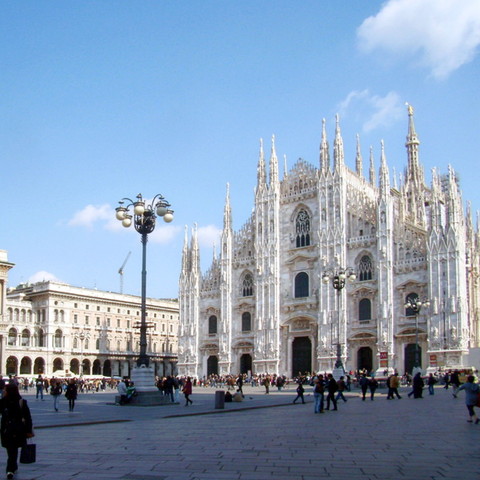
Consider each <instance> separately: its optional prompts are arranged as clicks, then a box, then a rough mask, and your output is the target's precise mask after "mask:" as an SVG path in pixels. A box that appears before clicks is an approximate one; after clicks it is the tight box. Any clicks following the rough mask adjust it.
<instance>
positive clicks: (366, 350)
mask: <svg viewBox="0 0 480 480" xmlns="http://www.w3.org/2000/svg"><path fill="white" fill-rule="evenodd" d="M416 348H417V345H416V344H414V343H409V344H406V345H405V346H404V371H405V372H411V371H412V369H413V367H414V366H415V362H416V353H415V350H416ZM418 353H419V360H420V365H419V366H420V367H421V366H422V365H421V358H422V349H421V347H420V345H418ZM373 358H374V355H373V350H372V348H371V347H360V348H359V349H358V350H357V358H356V369H357V370H363V369H365V370H367V371H368V372H371V371H372V370H373V369H374V362H373ZM252 366H253V362H252V356H251V355H250V354H248V353H244V354H243V355H242V356H241V357H240V364H239V373H241V374H243V373H249V372H252V373H255V372H253V370H252ZM312 371H313V365H312V342H311V340H310V338H309V337H295V339H294V340H293V343H292V364H291V375H292V377H295V376H297V375H298V374H299V373H300V372H301V373H305V372H312ZM218 374H219V370H218V357H217V356H216V355H210V356H209V357H208V358H207V375H218Z"/></svg>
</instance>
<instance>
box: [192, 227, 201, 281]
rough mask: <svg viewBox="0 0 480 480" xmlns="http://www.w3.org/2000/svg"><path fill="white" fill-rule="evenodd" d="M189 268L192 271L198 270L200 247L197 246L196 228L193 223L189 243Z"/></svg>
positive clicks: (196, 271)
mask: <svg viewBox="0 0 480 480" xmlns="http://www.w3.org/2000/svg"><path fill="white" fill-rule="evenodd" d="M190 254H191V269H192V272H194V273H199V272H200V249H199V248H198V228H197V224H196V223H194V224H193V229H192V244H191V253H190Z"/></svg>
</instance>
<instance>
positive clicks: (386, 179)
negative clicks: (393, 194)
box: [379, 140, 390, 193]
mask: <svg viewBox="0 0 480 480" xmlns="http://www.w3.org/2000/svg"><path fill="white" fill-rule="evenodd" d="M381 148H382V151H381V154H380V175H379V176H380V179H379V181H380V190H381V191H383V192H385V193H388V192H389V191H390V173H389V171H388V167H387V158H386V157H385V144H384V142H383V140H382V141H381Z"/></svg>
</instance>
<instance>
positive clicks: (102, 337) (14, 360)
mask: <svg viewBox="0 0 480 480" xmlns="http://www.w3.org/2000/svg"><path fill="white" fill-rule="evenodd" d="M3 260H4V261H3V262H0V274H1V272H2V271H3V272H4V271H7V272H8V269H9V268H11V267H12V266H13V264H11V263H9V262H7V261H6V253H5V255H4V258H3ZM7 276H8V275H3V278H2V279H0V280H2V282H1V286H2V291H3V296H2V306H3V310H2V312H1V313H2V316H1V319H0V321H1V324H0V326H1V328H0V374H2V375H18V376H31V375H38V374H43V375H46V376H52V375H56V376H60V375H66V376H78V375H95V376H106V377H111V376H129V375H130V372H131V369H132V368H133V367H134V366H135V365H136V360H137V358H138V355H139V352H140V346H139V337H140V335H139V328H138V327H139V324H140V308H141V298H140V297H137V296H134V295H125V294H119V293H113V292H103V291H98V290H94V289H87V288H79V287H74V286H71V285H67V284H64V283H59V282H52V281H46V282H39V283H35V284H32V285H19V286H18V287H16V288H11V289H8V290H6V289H5V285H6V280H7ZM147 326H148V327H149V328H148V330H147V341H148V346H147V354H148V355H149V357H150V365H151V366H153V368H154V372H155V374H156V375H158V376H163V375H170V374H176V373H177V367H176V365H177V349H178V342H177V338H178V337H177V332H178V302H177V301H176V300H162V299H153V298H147Z"/></svg>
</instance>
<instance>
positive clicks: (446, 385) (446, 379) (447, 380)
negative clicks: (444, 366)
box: [443, 372, 450, 390]
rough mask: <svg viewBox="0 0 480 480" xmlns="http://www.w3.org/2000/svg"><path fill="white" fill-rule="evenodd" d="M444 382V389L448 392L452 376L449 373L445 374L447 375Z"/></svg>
mask: <svg viewBox="0 0 480 480" xmlns="http://www.w3.org/2000/svg"><path fill="white" fill-rule="evenodd" d="M443 381H444V382H445V386H444V387H443V388H444V389H445V390H448V385H449V384H450V374H449V373H448V372H445V375H444V377H443Z"/></svg>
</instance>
